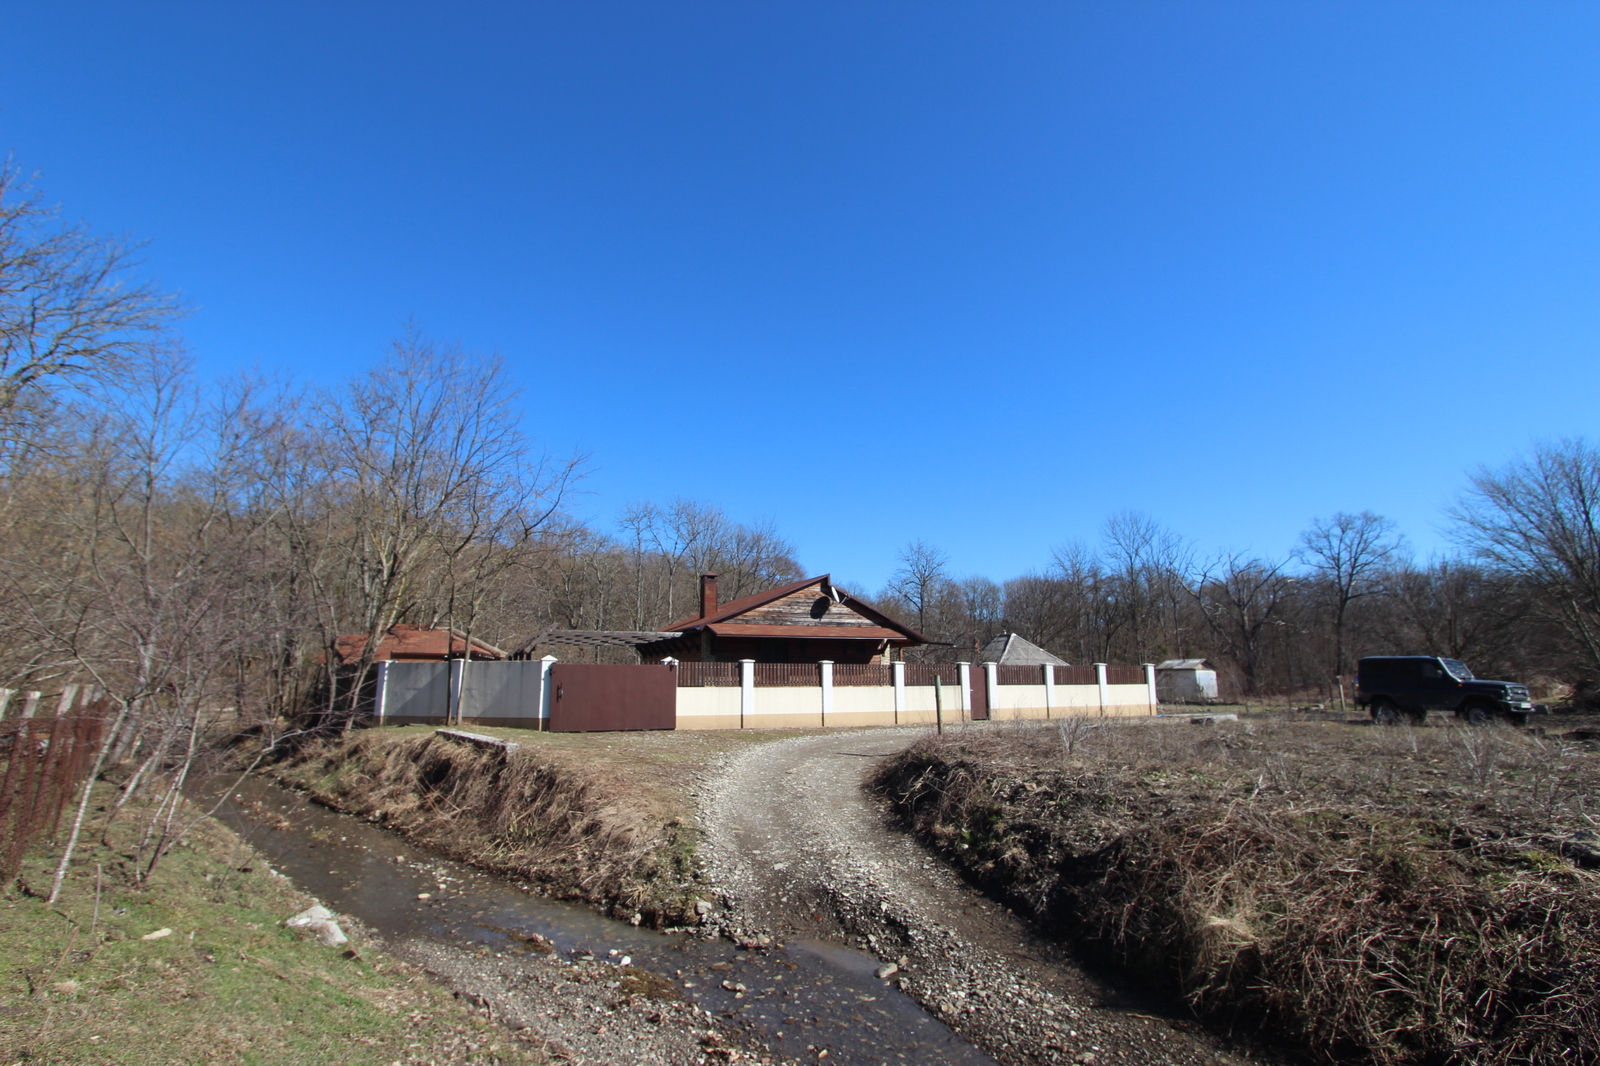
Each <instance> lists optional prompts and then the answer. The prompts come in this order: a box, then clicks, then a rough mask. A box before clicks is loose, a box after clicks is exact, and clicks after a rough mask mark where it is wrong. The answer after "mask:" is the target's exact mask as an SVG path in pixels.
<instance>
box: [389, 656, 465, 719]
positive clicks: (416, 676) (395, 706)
mask: <svg viewBox="0 0 1600 1066" xmlns="http://www.w3.org/2000/svg"><path fill="white" fill-rule="evenodd" d="M446 665H447V664H445V663H385V664H384V674H385V676H386V678H387V682H386V683H385V685H384V691H383V717H384V719H385V720H388V719H392V718H443V717H444V714H445V707H446V706H447V705H448V703H449V690H448V688H447V686H448V684H449V674H448V673H447V672H446Z"/></svg>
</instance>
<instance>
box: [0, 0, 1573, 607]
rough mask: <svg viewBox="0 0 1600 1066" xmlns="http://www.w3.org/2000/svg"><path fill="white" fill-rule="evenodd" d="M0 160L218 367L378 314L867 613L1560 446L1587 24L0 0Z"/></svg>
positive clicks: (537, 427)
mask: <svg viewBox="0 0 1600 1066" xmlns="http://www.w3.org/2000/svg"><path fill="white" fill-rule="evenodd" d="M0 27H3V29H0V150H6V151H9V152H11V153H12V154H13V155H14V157H15V159H16V161H17V162H18V163H19V164H20V165H21V166H23V167H24V168H26V169H29V170H38V171H40V172H41V176H42V184H43V187H44V188H45V190H46V192H47V194H48V195H49V196H50V197H51V198H53V199H56V200H59V201H60V202H61V203H63V204H64V205H65V206H66V208H67V209H68V211H69V213H71V214H72V215H75V216H80V217H82V218H84V219H86V220H88V221H89V222H90V223H91V224H93V225H94V226H96V227H98V228H101V229H103V230H109V231H115V232H127V233H131V234H134V235H136V236H138V237H140V238H143V239H147V240H148V241H150V242H151V244H150V247H149V250H148V255H147V262H148V266H149V271H150V273H152V274H153V275H154V276H155V277H157V278H158V279H159V280H160V281H161V282H163V283H164V284H166V285H168V286H170V287H172V288H174V289H177V290H180V291H182V292H183V293H184V294H185V295H186V296H187V298H188V299H189V300H190V301H191V302H192V304H193V305H194V307H195V312H194V314H193V315H192V316H191V318H190V319H189V320H188V321H187V323H186V326H185V328H186V332H187V337H188V340H189V343H190V345H191V347H192V349H193V352H194V354H195V356H196V357H197V359H198V360H199V361H200V364H201V366H202V368H203V369H204V370H205V371H207V372H208V373H222V372H226V371H229V370H232V369H235V368H239V367H243V366H249V365H258V366H262V367H271V368H279V369H282V370H285V371H288V372H292V373H294V374H297V375H300V376H302V377H305V378H309V379H312V380H317V381H334V380H337V379H338V378H339V376H340V375H343V374H346V373H348V372H351V371H354V370H356V369H358V368H360V367H362V366H364V365H366V364H368V363H370V362H371V361H372V360H373V359H374V358H376V356H377V354H378V353H379V352H380V351H381V349H382V348H383V346H384V345H385V343H386V342H387V341H388V340H389V339H390V338H391V337H393V336H395V335H396V334H397V333H398V332H399V330H400V328H401V326H402V323H403V322H404V321H405V320H406V319H407V318H408V317H415V319H417V320H418V321H419V322H420V323H421V324H422V326H423V327H424V328H425V329H426V330H427V331H428V332H430V333H431V334H433V335H434V336H437V337H439V338H441V339H445V340H457V341H460V342H462V343H463V344H465V345H466V346H468V347H472V348H477V349H482V350H486V351H488V350H494V351H498V352H500V353H502V354H503V355H504V356H505V358H506V359H507V360H508V362H509V363H510V365H511V366H512V367H513V369H514V371H515V375H516V377H517V378H518V379H519V380H520V382H521V383H522V385H523V387H524V388H525V389H526V398H527V423H528V428H529V429H530V431H532V432H533V433H534V434H535V435H536V436H537V437H538V438H539V439H540V440H541V441H543V442H544V443H546V444H547V445H548V446H549V447H551V448H552V449H553V450H556V451H567V450H570V449H573V448H579V449H582V450H584V451H586V452H589V453H590V454H591V455H592V456H593V460H594V471H593V473H592V475H591V476H590V477H589V479H588V482H587V487H588V489H589V490H590V495H588V496H586V497H584V498H583V499H582V500H581V502H580V507H581V509H582V510H583V511H584V512H585V513H586V514H587V515H588V516H589V517H591V518H592V519H594V520H595V521H596V522H598V523H600V524H608V523H609V521H610V519H611V517H612V516H613V515H614V514H615V512H616V511H617V510H618V509H619V508H620V507H621V506H622V505H623V504H625V503H626V502H628V501H630V500H634V499H643V498H653V499H666V498H669V497H672V496H677V495H683V496H690V497H695V498H700V499H704V500H708V501H712V502H715V503H718V504H720V505H721V506H723V507H724V508H726V509H727V510H728V512H729V513H730V514H731V515H733V516H734V517H754V516H766V517H770V518H771V519H773V520H774V521H775V522H776V523H777V525H778V526H779V528H780V529H781V530H782V531H783V532H784V533H785V534H786V535H787V536H789V537H790V538H791V539H793V540H794V541H795V542H796V543H797V545H798V546H799V549H800V554H801V558H802V562H803V563H804V565H805V566H806V567H807V568H808V569H810V570H812V571H818V572H820V571H824V570H831V571H833V572H834V573H835V574H836V575H838V576H839V577H840V578H841V579H842V580H847V581H852V582H854V583H855V584H856V585H857V586H858V587H861V588H864V589H869V590H870V589H872V588H875V587H876V586H877V585H878V584H879V583H881V581H882V580H883V578H884V577H885V576H886V575H887V574H888V572H889V571H890V570H891V569H892V568H893V566H894V560H895V556H896V553H897V552H898V550H899V549H900V548H901V546H902V545H903V544H905V543H906V542H907V541H908V540H911V539H912V538H918V537H920V538H922V539H923V540H925V541H927V542H929V543H932V544H936V545H939V546H941V547H943V548H944V549H945V550H947V551H948V552H949V553H950V555H951V558H952V563H953V566H954V568H955V570H957V571H958V572H959V573H983V574H987V575H989V576H992V577H996V578H1003V577H1007V576H1011V575H1014V574H1016V573H1019V572H1021V571H1023V570H1026V569H1028V568H1031V567H1042V566H1043V565H1045V564H1046V563H1047V562H1048V557H1049V551H1050V548H1051V547H1052V546H1053V545H1056V544H1059V543H1062V542H1063V541H1066V540H1069V539H1073V538H1082V539H1089V540H1093V539H1095V538H1097V536H1098V533H1099V529H1100V526H1101V524H1102V522H1103V521H1104V518H1105V516H1106V515H1107V514H1108V513H1110V512H1112V511H1116V510H1119V509H1125V508H1132V509H1138V510H1141V511H1144V512H1147V513H1149V514H1150V515H1152V516H1154V517H1155V518H1156V519H1158V520H1159V521H1161V522H1163V523H1165V524H1166V525H1168V526H1170V527H1172V528H1173V529H1175V530H1177V531H1178V532H1180V533H1183V534H1185V535H1187V536H1189V537H1191V538H1193V539H1194V540H1195V541H1196V542H1198V543H1199V544H1200V545H1201V546H1202V547H1203V548H1208V549H1214V548H1221V547H1242V548H1254V549H1256V550H1258V551H1261V552H1265V553H1272V554H1282V553H1283V552H1285V551H1287V550H1288V549H1289V547H1291V546H1292V544H1293V543H1294V540H1295V537H1296V535H1297V533H1298V532H1299V531H1300V530H1301V529H1303V528H1304V527H1305V526H1306V525H1307V523H1308V522H1309V521H1310V520H1311V519H1312V518H1313V517H1314V516H1318V515H1329V514H1332V513H1333V512H1335V511H1338V510H1361V509H1371V510H1373V511H1377V512H1379V513H1382V514H1385V515H1388V516H1390V517H1392V518H1394V519H1396V520H1397V521H1399V522H1400V523H1401V525H1402V527H1403V528H1404V529H1405V531H1406V532H1407V533H1408V534H1409V535H1410V536H1411V538H1412V539H1413V540H1414V541H1415V542H1417V543H1418V544H1419V545H1421V546H1423V547H1424V548H1433V547H1437V546H1438V545H1439V544H1440V543H1441V540H1440V533H1439V531H1440V528H1441V518H1440V514H1439V511H1440V508H1441V506H1442V505H1443V504H1445V503H1447V502H1448V501H1449V500H1450V499H1451V497H1452V496H1453V495H1454V494H1455V493H1456V492H1457V491H1458V490H1459V489H1460V487H1461V486H1462V484H1463V481H1464V472H1465V471H1466V470H1468V469H1469V468H1471V467H1474V466H1476V465H1477V464H1480V463H1487V464H1491V465H1494V464H1499V463H1502V462H1504V461H1506V460H1507V459H1509V458H1511V457H1512V456H1514V455H1515V454H1517V453H1518V452H1519V451H1522V450H1524V449H1526V448H1527V447H1528V446H1529V444H1530V443H1532V442H1533V441H1534V440H1536V439H1539V438H1547V437H1552V436H1556V435H1561V434H1582V433H1593V432H1594V428H1595V411H1596V397H1597V394H1600V359H1597V358H1596V345H1597V340H1600V300H1597V296H1600V6H1596V5H1592V4H1582V5H1580V4H1529V3H1505V4H1466V3H1459V2H1451V3H1440V4H1428V3H1372V4H1360V3H1346V2H1340V3H1329V4H1312V3H1290V2H1284V3H1266V2H1262V3H1243V4H1207V3H1192V2H1190V3H1173V4H1157V3H1132V2H1120V0H1119V2H1114V3H1113V2H1109V0H1108V2H1105V3H1094V4H1072V3H1052V4H1025V3H1003V4H993V3H963V4H951V3H927V2H917V3H898V4H884V3H861V2H854V0H852V2H849V3H837V4H827V3H815V2H806V3H789V4H775V3H752V2H744V0H741V2H735V3H725V4H706V3H691V2H686V0H672V2H667V0H662V2H660V3H652V4H643V3H641V4H617V3H600V2H593V0H585V2H582V3H579V2H572V3H564V4H554V3H546V4H534V3H508V4H499V5H496V4H475V3H456V4H448V5H447V4H426V5H424V4H406V3H393V2H385V3H366V4H362V3H333V4H328V3H317V4H310V3H306V4H269V3H260V4H250V5H245V4H211V3H207V4H189V5H183V4H137V5H135V4H127V3H106V4H97V5H91V4H81V3H70V2H65V3H51V4H39V3H17V2H11V0H0Z"/></svg>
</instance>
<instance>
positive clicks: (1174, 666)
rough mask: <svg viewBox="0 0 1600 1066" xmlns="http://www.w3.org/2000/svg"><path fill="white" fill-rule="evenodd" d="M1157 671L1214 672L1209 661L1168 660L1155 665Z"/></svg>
mask: <svg viewBox="0 0 1600 1066" xmlns="http://www.w3.org/2000/svg"><path fill="white" fill-rule="evenodd" d="M1156 669H1157V670H1215V669H1216V667H1215V666H1212V665H1211V660H1210V659H1168V660H1167V661H1166V662H1163V663H1157V664H1156Z"/></svg>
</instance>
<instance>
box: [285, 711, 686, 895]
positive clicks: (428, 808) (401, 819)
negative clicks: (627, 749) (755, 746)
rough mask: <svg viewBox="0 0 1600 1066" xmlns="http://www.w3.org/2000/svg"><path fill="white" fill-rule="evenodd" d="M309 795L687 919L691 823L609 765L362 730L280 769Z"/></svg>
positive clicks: (462, 849)
mask: <svg viewBox="0 0 1600 1066" xmlns="http://www.w3.org/2000/svg"><path fill="white" fill-rule="evenodd" d="M279 773H280V775H281V776H282V777H283V779H284V780H286V781H287V782H289V783H291V784H294V785H298V786H300V787H303V788H305V789H307V790H308V791H310V792H311V793H312V795H314V796H315V797H317V798H318V799H320V800H322V801H324V802H326V803H329V804H331V805H333V806H337V807H339V808H340V809H343V810H347V811H351V812H353V813H356V814H360V815H363V816H365V817H369V818H373V819H375V820H381V821H382V822H383V823H384V824H385V825H386V826H388V827H390V828H393V829H395V830H396V831H398V832H400V833H402V834H403V835H405V836H406V837H407V838H409V839H411V840H413V841H414V842H416V843H417V844H419V845H422V846H424V847H428V848H432V849H434V850H437V851H439V852H441V853H443V854H445V855H448V856H450V857H452V858H456V859H460V860H463V861H466V862H470V863H472V864H473V865H476V866H480V867H483V868H484V869H489V870H494V871H497V872H501V873H508V874H513V875H516V876H519V877H523V878H527V879H528V880H530V881H532V882H535V883H537V884H539V885H541V886H542V887H543V888H544V889H546V890H547V891H548V892H550V893H551V894H552V895H556V896H560V897H565V898H575V899H583V900H586V901H588V902H591V903H594V904H597V905H599V906H601V907H602V908H603V909H605V910H607V911H608V912H609V913H617V914H621V915H623V916H624V917H627V916H631V915H632V914H634V913H638V914H640V915H641V916H642V919H643V920H644V921H645V922H648V923H651V924H656V925H666V924H676V923H681V922H686V921H691V920H693V919H692V916H693V907H694V898H695V893H694V880H695V876H696V875H695V870H694V863H693V851H694V839H693V830H692V829H691V828H690V827H689V826H688V825H687V824H686V823H685V820H684V818H683V817H682V812H681V810H680V809H679V808H678V806H677V804H676V803H675V802H673V800H672V798H671V797H669V796H666V795H664V794H663V793H662V792H660V791H659V790H655V789H641V788H639V787H637V785H636V784H635V783H634V782H632V781H630V779H629V775H628V774H627V773H625V772H624V771H623V770H622V769H621V768H620V767H618V766H617V765H614V764H606V763H601V762H598V761H593V762H583V761H578V760H572V759H563V758H550V757H548V756H546V755H545V754H544V753H542V752H540V751H538V750H536V749H535V750H530V749H528V748H523V749H521V750H518V751H515V752H512V753H511V754H510V755H509V756H507V755H505V754H503V753H502V752H500V751H499V750H495V749H487V748H480V747H476V746H473V745H470V744H462V743H459V742H454V741H450V740H446V739H443V738H440V737H437V736H435V734H434V733H433V732H432V731H431V730H429V731H427V732H417V731H412V730H368V731H363V732H359V733H355V734H352V735H351V736H350V737H349V738H347V739H344V740H341V741H335V742H329V743H327V744H324V745H322V746H319V747H316V748H313V749H309V750H307V751H303V752H301V753H300V754H299V755H298V756H297V757H296V758H295V760H294V761H293V762H292V763H290V764H288V765H286V766H283V767H280V769H279Z"/></svg>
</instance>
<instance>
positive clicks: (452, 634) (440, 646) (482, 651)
mask: <svg viewBox="0 0 1600 1066" xmlns="http://www.w3.org/2000/svg"><path fill="white" fill-rule="evenodd" d="M366 646H367V635H366V634H365V633H346V634H345V635H344V636H342V637H337V638H335V639H334V642H333V653H334V655H335V656H337V657H338V660H339V662H340V663H342V664H344V665H345V666H351V665H354V664H355V663H358V662H360V661H361V651H362V649H363V648H365V647H366ZM466 650H467V638H466V637H465V636H463V635H462V634H461V633H459V632H457V631H456V630H453V629H449V630H446V629H434V628H432V627H431V626H418V625H410V624H407V623H404V622H402V623H398V624H396V625H392V626H390V627H389V629H388V630H387V631H386V632H385V633H384V635H383V636H382V637H381V638H379V640H378V647H377V650H376V651H374V652H373V654H372V661H373V662H384V661H385V660H394V659H400V660H405V659H437V660H440V661H443V660H444V659H445V658H447V657H448V658H451V659H459V658H462V657H463V656H464V655H465V654H466ZM472 657H473V658H474V659H504V658H505V657H506V653H505V652H503V651H501V650H500V649H499V648H497V647H495V646H494V645H493V644H490V643H487V642H486V641H482V640H479V639H478V638H476V637H474V638H472Z"/></svg>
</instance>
